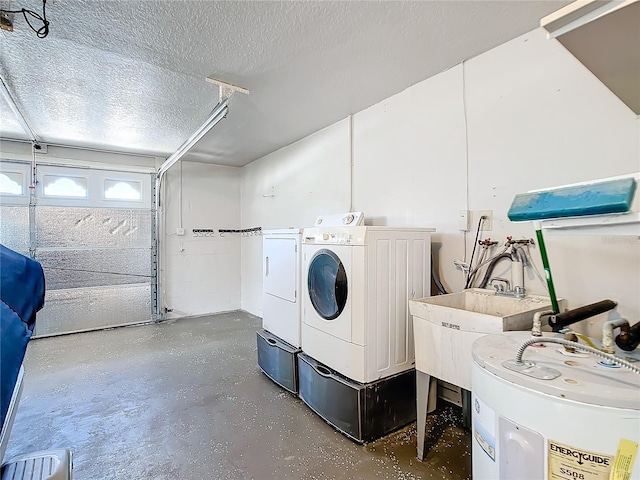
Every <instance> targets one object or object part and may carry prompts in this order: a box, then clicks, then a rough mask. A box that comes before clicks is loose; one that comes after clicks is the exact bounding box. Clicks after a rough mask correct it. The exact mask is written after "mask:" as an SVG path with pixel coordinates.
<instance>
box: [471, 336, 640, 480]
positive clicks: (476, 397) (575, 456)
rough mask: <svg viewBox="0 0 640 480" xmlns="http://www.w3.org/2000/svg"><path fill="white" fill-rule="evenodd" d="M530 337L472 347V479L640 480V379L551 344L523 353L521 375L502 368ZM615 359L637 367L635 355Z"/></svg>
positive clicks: (486, 340) (491, 339)
mask: <svg viewBox="0 0 640 480" xmlns="http://www.w3.org/2000/svg"><path fill="white" fill-rule="evenodd" d="M545 336H549V337H555V338H562V335H560V334H547V335H545ZM530 338H531V336H530V333H528V332H505V333H504V334H501V335H487V336H484V337H482V338H480V339H478V340H476V341H475V342H474V344H473V359H474V363H473V367H472V389H473V399H472V416H473V440H472V445H473V446H472V450H473V452H472V453H473V454H472V459H473V478H474V479H477V480H496V479H501V480H502V479H506V480H509V479H525V478H532V479H533V478H535V479H541V480H547V479H549V480H551V479H554V480H610V479H626V480H629V479H632V480H637V479H640V456H639V455H638V454H637V453H638V452H637V449H638V443H640V375H638V374H637V373H633V372H631V371H630V370H627V369H625V368H615V367H612V366H610V365H607V364H603V363H601V361H600V359H599V358H598V357H595V356H591V355H586V354H581V353H580V352H579V351H576V353H568V352H565V350H564V347H562V346H559V345H556V344H552V343H548V344H545V345H547V346H546V347H545V348H536V347H528V348H527V349H526V350H525V351H524V355H523V357H522V358H523V360H524V361H525V362H527V363H528V366H527V367H528V368H526V369H525V370H523V371H522V372H517V371H513V370H511V369H509V368H507V367H506V366H505V365H504V362H505V361H509V360H512V359H514V358H515V356H516V352H517V350H518V348H519V347H520V346H521V345H522V344H523V343H524V342H525V341H527V340H529V339H530ZM616 356H618V357H619V358H621V359H623V360H627V361H629V362H632V364H633V365H640V363H638V362H640V351H639V350H637V349H636V350H635V351H633V352H624V351H621V350H618V351H617V352H616ZM532 363H533V364H535V365H532ZM507 366H508V364H507ZM551 369H553V371H552V370H551ZM538 372H540V373H541V374H542V375H538V376H542V377H543V378H535V375H536V373H538ZM531 375H534V376H531Z"/></svg>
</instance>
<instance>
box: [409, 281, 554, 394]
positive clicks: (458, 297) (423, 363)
mask: <svg viewBox="0 0 640 480" xmlns="http://www.w3.org/2000/svg"><path fill="white" fill-rule="evenodd" d="M559 302H560V305H561V307H562V305H563V302H562V301H559ZM542 310H551V299H550V298H548V297H543V296H538V295H527V296H526V297H524V298H514V297H504V296H498V295H496V293H495V291H493V290H486V289H481V288H471V289H468V290H463V291H462V292H458V293H451V294H448V295H438V296H434V297H426V298H421V299H417V300H410V301H409V311H410V312H411V315H412V316H413V331H414V342H415V354H416V369H417V370H418V371H420V372H423V373H426V374H428V375H432V376H434V377H436V378H439V379H441V380H445V381H447V382H449V383H452V384H454V385H457V386H459V387H462V388H465V389H467V390H471V365H472V361H473V360H472V357H471V344H472V343H473V342H474V341H475V340H476V339H477V338H480V337H481V336H483V335H486V334H488V333H500V332H504V331H511V330H528V329H530V328H531V326H532V323H533V315H534V313H535V312H538V311H542Z"/></svg>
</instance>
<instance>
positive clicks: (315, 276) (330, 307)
mask: <svg viewBox="0 0 640 480" xmlns="http://www.w3.org/2000/svg"><path fill="white" fill-rule="evenodd" d="M330 248H331V249H329V248H319V249H317V250H316V251H315V252H313V253H311V258H309V257H308V256H307V258H306V260H307V262H308V263H307V281H306V289H305V290H306V293H307V296H306V298H305V323H307V324H309V325H312V326H314V327H316V328H318V329H319V330H322V331H324V332H327V333H330V334H332V335H335V336H336V337H339V338H342V339H343V340H347V341H351V316H350V314H351V312H350V310H351V302H350V299H349V278H348V277H349V273H350V272H349V269H350V264H351V250H350V248H351V247H330Z"/></svg>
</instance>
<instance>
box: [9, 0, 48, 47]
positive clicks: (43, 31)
mask: <svg viewBox="0 0 640 480" xmlns="http://www.w3.org/2000/svg"><path fill="white" fill-rule="evenodd" d="M0 13H2V14H7V13H21V14H22V16H23V17H24V20H25V22H27V25H29V28H31V30H33V31H34V32H35V33H36V35H37V36H38V38H45V37H46V36H47V35H49V20H47V0H42V15H40V14H39V13H38V12H35V11H33V10H29V9H28V8H21V9H20V10H4V9H0ZM29 17H31V18H32V19H36V20H38V21H40V22H42V27H40V28H36V27H34V26H33V25H32V24H31V21H30V20H29Z"/></svg>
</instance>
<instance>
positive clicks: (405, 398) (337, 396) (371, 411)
mask: <svg viewBox="0 0 640 480" xmlns="http://www.w3.org/2000/svg"><path fill="white" fill-rule="evenodd" d="M298 372H299V375H300V398H301V399H302V400H303V401H304V403H306V404H307V405H308V406H309V407H310V408H311V409H312V410H313V411H314V412H316V413H317V414H318V415H320V416H321V417H322V418H323V419H324V420H325V421H326V422H327V423H329V424H330V425H332V426H334V427H335V428H336V429H338V430H339V431H340V432H342V433H344V434H345V435H346V436H347V437H349V438H351V439H352V440H355V441H356V442H358V443H367V442H371V441H373V440H376V439H378V438H380V437H383V436H384V435H387V434H388V433H391V432H393V431H394V430H397V429H398V428H401V427H404V426H405V425H407V424H409V423H411V422H413V421H415V419H416V372H415V370H413V369H412V370H408V371H406V372H402V373H399V374H397V375H394V376H392V377H387V378H384V379H381V380H378V381H376V382H372V383H366V384H363V383H359V382H355V381H353V380H351V379H349V378H347V377H345V376H344V375H340V374H339V373H338V372H336V371H335V370H332V369H330V368H329V367H327V366H325V365H323V364H321V363H319V362H317V361H316V360H314V359H313V358H311V357H310V356H308V355H306V354H304V353H301V354H299V355H298Z"/></svg>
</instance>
